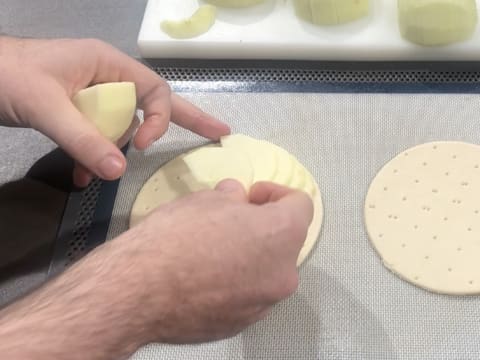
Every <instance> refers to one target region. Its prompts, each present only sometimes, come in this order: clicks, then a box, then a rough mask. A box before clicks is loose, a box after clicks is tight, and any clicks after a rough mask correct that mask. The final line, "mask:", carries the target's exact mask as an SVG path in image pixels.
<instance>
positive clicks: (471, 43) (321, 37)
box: [138, 0, 480, 61]
mask: <svg viewBox="0 0 480 360" xmlns="http://www.w3.org/2000/svg"><path fill="white" fill-rule="evenodd" d="M204 3H205V2H204V1H203V0H149V2H148V4H147V7H146V9H145V15H144V18H143V21H142V26H141V29H140V32H139V36H138V46H139V49H140V53H141V55H142V56H143V57H145V58H161V59H163V58H188V59H276V60H350V61H355V60H377V61H379V60H382V61H386V60H432V61H438V60H480V26H477V29H476V31H475V33H474V35H473V36H472V38H471V39H470V40H468V41H465V42H462V43H457V44H452V45H448V46H444V47H422V46H418V45H415V44H412V43H410V42H408V41H406V40H404V39H403V38H402V37H401V35H400V31H399V29H398V20H397V17H398V14H397V0H370V8H371V9H370V10H371V11H370V14H369V16H368V17H366V18H363V19H360V20H357V21H355V22H352V23H349V24H345V25H340V26H315V25H312V24H310V23H307V22H305V21H302V20H300V19H298V18H297V17H296V15H295V12H294V9H293V1H292V0H266V2H265V3H264V4H261V5H258V6H254V7H252V8H247V9H227V8H219V9H218V16H217V21H216V23H215V24H214V25H213V27H212V28H211V29H210V30H209V31H208V32H207V33H205V34H203V35H201V36H199V37H196V38H193V39H187V40H176V39H172V38H170V37H169V36H168V35H167V34H165V33H164V32H163V31H162V30H161V29H160V23H161V22H162V21H163V20H170V19H182V18H186V17H189V16H190V15H191V14H193V13H194V11H195V10H196V9H198V7H199V5H201V4H204ZM478 4H480V0H477V11H480V6H478Z"/></svg>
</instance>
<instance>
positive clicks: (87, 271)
mask: <svg viewBox="0 0 480 360" xmlns="http://www.w3.org/2000/svg"><path fill="white" fill-rule="evenodd" d="M312 211H313V207H312V203H311V201H310V198H309V197H308V196H307V195H305V194H303V193H299V192H295V191H292V190H289V189H286V188H283V187H280V186H277V185H273V184H268V183H259V184H256V185H255V186H254V187H253V188H252V190H251V192H250V195H249V197H247V195H246V194H245V193H244V190H243V187H242V186H241V185H240V184H239V183H237V182H235V181H225V182H223V183H221V184H220V185H219V186H218V187H217V189H216V190H215V191H206V192H200V193H196V194H193V195H191V196H188V197H185V198H183V199H181V200H179V201H176V202H173V203H171V204H169V205H167V206H163V207H161V208H159V209H158V210H157V211H155V212H153V213H152V214H151V215H150V216H149V217H148V218H147V219H146V220H145V221H144V222H142V223H141V224H139V225H138V226H136V227H134V228H132V229H130V230H129V231H127V232H125V233H124V234H122V235H121V236H120V237H118V238H117V239H115V240H112V241H109V242H108V243H106V244H104V245H103V246H100V247H98V248H97V249H95V250H94V251H92V252H91V253H89V254H88V255H87V256H86V257H84V258H83V259H82V260H80V261H79V262H77V263H76V264H75V265H73V266H72V267H71V268H69V269H68V270H67V271H66V272H65V273H63V274H61V275H60V276H58V277H57V278H55V279H54V280H52V281H51V282H50V283H48V284H47V285H46V286H44V287H42V288H40V289H38V290H37V291H35V292H34V293H32V294H31V295H29V296H27V297H25V298H23V299H22V300H19V301H18V302H16V303H14V304H12V305H10V306H9V307H7V308H5V309H3V310H1V311H0V339H2V341H0V354H2V356H3V358H5V359H25V360H27V359H28V360H30V359H32V360H33V359H35V360H43V359H45V360H47V359H66V358H68V359H71V360H77V359H78V360H80V359H90V360H113V359H127V358H128V357H129V356H130V355H131V354H132V353H133V352H135V351H136V350H137V349H138V348H139V347H141V346H142V345H145V344H147V343H151V342H164V343H195V342H201V341H210V340H216V339H221V338H226V337H229V336H232V335H235V334H236V333H238V332H239V331H241V330H242V329H244V328H245V327H247V326H248V325H249V324H251V323H253V322H255V321H257V320H260V319H261V318H262V317H264V316H265V315H266V314H267V313H268V311H269V309H270V307H271V306H272V305H273V304H275V303H277V302H278V301H280V300H282V299H284V298H286V297H288V296H289V295H290V294H292V293H293V292H294V291H295V290H296V288H297V284H298V274H297V268H296V260H297V256H298V254H299V251H300V248H301V247H302V244H303V241H304V239H305V236H306V233H307V228H308V226H309V224H310V222H311V219H312Z"/></svg>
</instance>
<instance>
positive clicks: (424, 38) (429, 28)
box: [398, 0, 478, 46]
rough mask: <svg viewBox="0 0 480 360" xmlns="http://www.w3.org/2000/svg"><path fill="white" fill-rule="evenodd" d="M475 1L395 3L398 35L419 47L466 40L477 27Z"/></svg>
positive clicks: (435, 0)
mask: <svg viewBox="0 0 480 360" xmlns="http://www.w3.org/2000/svg"><path fill="white" fill-rule="evenodd" d="M477 18H478V16H477V5H476V1H475V0H398V20H399V26H400V33H401V35H402V36H403V37H404V38H405V39H406V40H408V41H410V42H413V43H415V44H418V45H423V46H442V45H448V44H452V43H455V42H460V41H464V40H467V39H468V38H470V37H471V36H472V35H473V33H474V31H475V28H476V26H477V21H478V19H477Z"/></svg>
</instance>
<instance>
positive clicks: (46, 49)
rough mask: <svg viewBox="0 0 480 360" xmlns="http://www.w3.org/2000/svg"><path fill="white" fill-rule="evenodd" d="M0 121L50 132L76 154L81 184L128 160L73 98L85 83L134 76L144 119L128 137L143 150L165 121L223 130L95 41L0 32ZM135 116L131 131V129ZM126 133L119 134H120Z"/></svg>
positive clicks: (109, 174)
mask: <svg viewBox="0 0 480 360" xmlns="http://www.w3.org/2000/svg"><path fill="white" fill-rule="evenodd" d="M0 74H1V77H0V123H2V124H3V125H8V126H20V127H32V128H34V129H37V130H38V131H40V132H42V133H43V134H45V135H47V136H49V137H50V138H51V139H52V140H53V141H55V142H56V143H57V144H58V145H60V147H62V148H63V149H64V150H65V151H66V152H67V153H69V154H70V156H72V158H73V159H75V160H76V167H75V170H74V181H75V183H76V184H77V185H79V186H85V185H87V184H88V183H89V181H90V180H91V178H92V176H93V174H95V175H97V176H99V177H101V178H103V179H106V180H114V179H117V178H118V177H120V176H121V175H122V174H123V173H124V171H125V167H126V161H125V158H124V156H123V154H122V153H121V151H120V150H119V149H118V148H117V147H116V146H115V145H114V144H112V143H110V142H109V141H108V140H107V139H106V138H104V137H103V136H101V135H100V133H99V132H98V131H97V129H96V128H95V126H94V125H93V124H92V123H91V122H89V121H88V120H87V119H85V118H84V117H83V116H82V115H81V114H80V113H79V112H78V111H77V110H76V109H75V107H74V106H73V104H72V102H71V99H72V97H73V96H74V95H75V94H76V93H77V92H78V91H80V90H81V89H83V88H85V87H88V86H90V85H94V84H98V83H105V82H117V81H132V82H135V84H136V86H137V98H138V106H139V108H140V109H142V110H143V111H144V118H145V121H144V123H143V124H142V125H141V126H140V128H139V129H138V131H137V133H136V135H135V138H134V144H135V146H136V147H137V148H138V149H141V150H143V149H146V148H147V147H148V146H149V145H150V144H151V143H152V142H153V141H155V140H157V139H159V138H160V137H161V136H162V135H163V133H164V132H165V131H166V130H167V128H168V124H169V121H170V120H172V121H173V122H175V123H176V124H178V125H180V126H182V127H184V128H186V129H189V130H192V131H194V132H196V133H197V134H199V135H202V136H205V137H207V138H209V139H212V140H218V138H219V137H220V136H222V135H226V134H228V133H229V131H230V130H229V128H228V126H227V125H225V124H223V123H221V122H219V121H218V120H215V119H214V118H213V117H211V116H210V115H207V114H206V113H204V112H203V111H201V110H200V109H198V108H197V107H195V106H193V105H192V104H190V103H188V102H187V101H185V100H184V99H182V98H181V97H179V96H177V95H175V94H172V93H171V92H170V88H169V86H168V84H167V83H166V82H165V81H164V80H163V79H162V78H160V77H159V76H158V75H157V74H156V73H155V72H153V71H152V70H150V69H148V68H147V67H145V66H143V65H142V64H140V63H139V62H137V61H135V60H133V59H132V58H130V57H128V56H126V55H124V54H123V53H121V52H120V51H118V50H116V49H115V48H113V47H111V46H110V45H107V44H105V43H103V42H101V41H99V40H91V39H88V40H27V39H14V38H7V37H0ZM137 126H138V120H136V121H135V122H134V123H133V126H132V128H131V129H130V132H129V134H127V136H126V138H128V137H129V135H130V134H131V133H133V132H134V131H135V130H136V127H137ZM126 138H124V140H125V139H126Z"/></svg>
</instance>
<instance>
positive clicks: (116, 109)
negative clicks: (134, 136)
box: [72, 82, 137, 142]
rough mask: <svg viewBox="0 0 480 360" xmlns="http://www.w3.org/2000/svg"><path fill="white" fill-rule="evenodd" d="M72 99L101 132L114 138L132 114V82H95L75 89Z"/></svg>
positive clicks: (114, 139) (116, 137) (126, 127)
mask: <svg viewBox="0 0 480 360" xmlns="http://www.w3.org/2000/svg"><path fill="white" fill-rule="evenodd" d="M72 102H73V104H74V105H75V106H76V108H77V109H78V110H79V111H80V112H81V113H82V114H83V115H84V116H85V117H86V118H87V119H89V120H90V121H92V122H93V123H94V124H95V126H96V127H97V129H98V130H99V131H100V133H101V134H102V135H104V136H105V137H107V138H108V139H109V140H110V141H112V142H116V141H117V140H119V139H120V138H121V137H122V136H123V135H124V134H125V132H126V131H127V130H128V128H129V127H130V125H131V123H132V121H133V117H134V115H135V110H136V108H137V95H136V91H135V84H134V83H132V82H116V83H105V84H99V85H95V86H92V87H89V88H86V89H84V90H81V91H79V92H78V93H77V94H76V95H75V96H74V98H73V99H72Z"/></svg>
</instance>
